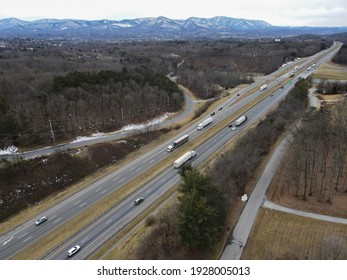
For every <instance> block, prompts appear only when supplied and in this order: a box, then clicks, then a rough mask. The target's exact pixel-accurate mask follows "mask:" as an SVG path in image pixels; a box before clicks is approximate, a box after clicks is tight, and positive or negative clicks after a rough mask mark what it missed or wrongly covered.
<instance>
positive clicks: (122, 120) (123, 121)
mask: <svg viewBox="0 0 347 280" xmlns="http://www.w3.org/2000/svg"><path fill="white" fill-rule="evenodd" d="M120 110H121V113H122V125H124V111H123V107H121V108H120Z"/></svg>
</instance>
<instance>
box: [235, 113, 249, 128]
mask: <svg viewBox="0 0 347 280" xmlns="http://www.w3.org/2000/svg"><path fill="white" fill-rule="evenodd" d="M246 120H247V117H246V116H245V115H243V116H241V117H239V118H238V119H237V120H236V121H235V125H236V126H239V125H241V124H242V123H243V122H244V121H246Z"/></svg>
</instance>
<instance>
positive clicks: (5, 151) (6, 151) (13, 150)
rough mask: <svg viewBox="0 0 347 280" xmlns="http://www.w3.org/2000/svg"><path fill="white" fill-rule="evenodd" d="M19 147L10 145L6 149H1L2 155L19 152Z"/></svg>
mask: <svg viewBox="0 0 347 280" xmlns="http://www.w3.org/2000/svg"><path fill="white" fill-rule="evenodd" d="M17 152H18V148H17V147H15V146H9V147H7V148H5V149H3V150H2V149H0V155H12V154H17Z"/></svg>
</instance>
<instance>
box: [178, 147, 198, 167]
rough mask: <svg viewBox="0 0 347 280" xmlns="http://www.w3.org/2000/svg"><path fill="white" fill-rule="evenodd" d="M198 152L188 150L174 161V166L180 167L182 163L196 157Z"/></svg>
mask: <svg viewBox="0 0 347 280" xmlns="http://www.w3.org/2000/svg"><path fill="white" fill-rule="evenodd" d="M195 155H196V152H195V151H193V150H191V151H188V152H186V153H185V154H184V155H183V156H181V157H179V158H178V159H176V160H175V161H174V167H175V168H179V167H180V166H181V165H182V164H184V163H186V162H187V161H188V160H190V159H191V158H193V157H195Z"/></svg>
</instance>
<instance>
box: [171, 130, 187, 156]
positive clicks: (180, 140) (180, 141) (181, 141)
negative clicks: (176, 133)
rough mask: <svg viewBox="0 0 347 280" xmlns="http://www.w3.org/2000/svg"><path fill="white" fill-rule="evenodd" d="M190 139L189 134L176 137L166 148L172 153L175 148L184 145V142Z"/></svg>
mask: <svg viewBox="0 0 347 280" xmlns="http://www.w3.org/2000/svg"><path fill="white" fill-rule="evenodd" d="M188 140H189V135H188V134H185V135H183V136H181V137H180V138H178V139H176V140H175V141H173V143H172V144H171V145H169V146H168V147H167V149H166V150H167V151H168V152H169V153H170V152H172V151H173V150H174V149H176V148H178V147H179V146H181V145H183V144H184V143H186V142H188Z"/></svg>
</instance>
